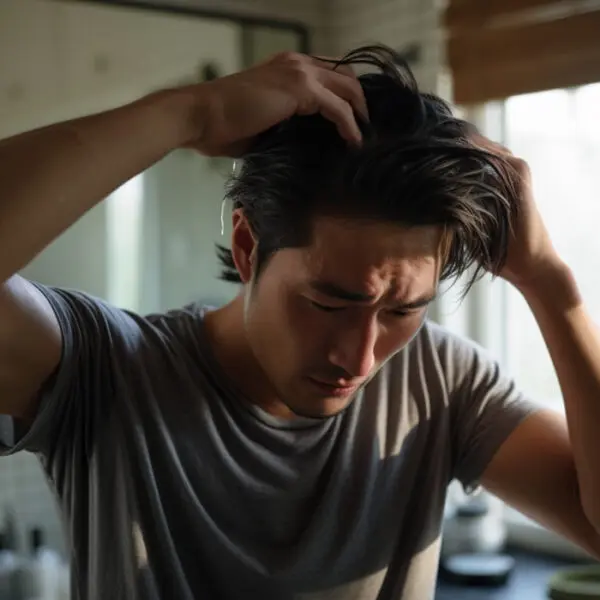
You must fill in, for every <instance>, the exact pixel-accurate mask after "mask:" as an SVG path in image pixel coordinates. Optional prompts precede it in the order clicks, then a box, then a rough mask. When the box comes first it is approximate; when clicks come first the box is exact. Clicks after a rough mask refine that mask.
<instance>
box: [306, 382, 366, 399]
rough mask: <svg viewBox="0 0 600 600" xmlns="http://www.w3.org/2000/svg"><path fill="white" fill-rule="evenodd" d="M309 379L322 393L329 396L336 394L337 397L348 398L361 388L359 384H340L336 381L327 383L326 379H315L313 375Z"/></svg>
mask: <svg viewBox="0 0 600 600" xmlns="http://www.w3.org/2000/svg"><path fill="white" fill-rule="evenodd" d="M308 380H309V381H310V383H311V384H312V385H313V386H314V387H316V388H318V389H319V390H320V391H321V393H323V392H324V393H325V394H326V395H327V396H335V397H336V398H346V397H348V396H352V394H354V393H355V392H356V390H358V388H359V386H358V385H357V384H355V385H339V384H334V383H326V382H324V381H319V380H318V379H314V378H313V377H309V378H308Z"/></svg>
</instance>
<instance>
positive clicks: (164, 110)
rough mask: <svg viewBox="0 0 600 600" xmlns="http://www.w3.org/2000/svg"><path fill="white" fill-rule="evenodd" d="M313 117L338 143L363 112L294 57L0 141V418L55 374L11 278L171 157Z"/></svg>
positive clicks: (336, 81)
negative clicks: (330, 128)
mask: <svg viewBox="0 0 600 600" xmlns="http://www.w3.org/2000/svg"><path fill="white" fill-rule="evenodd" d="M315 112H321V113H322V114H323V115H324V116H325V117H327V118H329V119H330V120H332V121H333V122H335V124H336V125H337V127H338V129H339V130H340V133H341V135H342V136H344V137H345V138H346V139H348V140H349V141H353V142H356V141H358V140H359V139H360V132H359V130H358V126H357V124H356V122H355V120H354V115H353V113H354V112H360V113H362V114H365V115H366V105H365V101H364V98H363V96H362V91H361V88H360V85H359V83H358V81H357V80H356V78H355V77H354V76H353V74H352V73H351V72H349V71H348V70H345V69H344V68H341V69H338V70H334V68H333V66H332V65H331V64H329V63H325V62H323V61H320V60H316V59H312V58H310V57H307V56H302V55H297V54H282V55H278V56H277V57H275V58H273V59H271V60H270V61H268V62H266V63H264V64H262V65H260V66H258V67H255V68H253V69H250V70H248V71H244V72H242V73H238V74H235V75H232V76H229V77H225V78H222V79H218V80H215V81H213V82H210V83H205V84H200V85H196V86H189V87H185V88H180V89H174V90H168V91H164V92H160V93H157V94H153V95H151V96H148V97H145V98H142V99H141V100H139V101H137V102H134V103H132V104H129V105H127V106H123V107H120V108H117V109H114V110H111V111H108V112H104V113H101V114H97V115H93V116H89V117H85V118H82V119H77V120H74V121H69V122H66V123H59V124H56V125H52V126H50V127H46V128H43V129H39V130H36V131H31V132H28V133H24V134H21V135H18V136H15V137H12V138H9V139H6V140H3V141H1V142H0V282H1V283H0V414H8V415H12V416H15V417H20V418H23V419H27V418H28V417H29V416H30V415H31V414H32V412H33V411H34V410H35V408H36V398H38V396H39V394H38V393H37V392H38V390H39V389H40V388H41V387H42V385H43V383H44V382H45V381H46V379H47V378H48V377H49V376H50V375H51V374H52V372H53V371H54V370H55V369H56V367H57V365H58V363H59V361H60V357H61V350H62V341H61V333H60V328H59V326H58V323H57V321H56V318H55V317H54V315H53V312H52V310H51V309H50V307H49V305H48V303H47V301H46V300H45V298H44V297H43V295H42V294H41V293H40V292H39V291H38V290H37V288H36V287H35V286H34V285H32V284H30V283H29V282H27V281H25V280H24V279H22V278H20V277H18V276H17V275H15V274H16V273H17V272H18V271H19V270H20V269H21V268H23V267H24V266H25V265H27V264H28V263H29V262H30V261H31V260H32V259H33V257H35V256H36V255H37V254H38V253H39V252H41V251H42V250H43V249H44V248H45V247H46V246H47V245H48V244H49V243H50V242H51V241H53V240H54V239H55V238H56V237H57V236H58V235H60V234H61V233H62V232H63V231H64V230H65V229H67V228H68V227H69V226H70V225H72V224H73V223H74V222H75V221H76V220H77V219H79V218H80V217H81V216H82V215H83V214H84V213H85V212H87V211H88V210H89V209H90V208H92V207H93V206H94V205H95V204H97V203H98V202H100V201H101V200H102V199H103V198H105V197H106V196H107V195H108V194H110V193H111V192H112V191H113V190H114V189H116V188H117V187H118V186H119V185H121V184H122V183H124V182H125V181H127V180H128V179H130V178H131V177H133V176H135V175H136V174H138V173H140V172H141V171H143V170H144V169H146V168H148V167H150V166H151V165H152V164H153V163H155V162H156V161H158V160H159V159H161V158H162V157H163V156H165V155H166V154H167V153H169V152H170V151H171V150H174V149H176V148H181V147H189V148H194V149H196V150H198V151H199V152H201V153H204V154H207V155H212V156H214V155H221V156H226V155H229V156H237V155H240V154H243V152H244V150H245V148H246V147H247V145H248V143H249V142H250V141H251V140H252V138H253V137H254V136H256V135H257V134H258V133H260V132H262V131H264V130H266V129H268V128H269V127H271V126H273V125H275V124H277V123H279V122H280V121H282V120H284V119H286V118H289V117H290V116H292V115H293V114H295V113H302V114H309V113H315Z"/></svg>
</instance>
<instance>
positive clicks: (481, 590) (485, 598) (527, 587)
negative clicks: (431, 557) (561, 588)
mask: <svg viewBox="0 0 600 600" xmlns="http://www.w3.org/2000/svg"><path fill="white" fill-rule="evenodd" d="M508 554H510V555H511V556H513V557H514V558H515V560H516V565H515V569H514V571H513V572H512V574H511V576H510V579H509V581H508V583H507V584H506V585H505V586H502V587H493V588H491V587H473V586H462V585H456V584H450V583H446V582H444V581H441V580H440V581H439V582H438V586H437V591H436V595H435V600H524V599H526V600H547V598H548V581H549V579H550V578H551V577H552V575H554V573H556V571H558V570H560V569H564V568H569V567H573V566H577V565H581V563H576V562H574V561H566V560H561V559H558V558H552V557H547V556H543V555H536V554H528V553H524V552H518V551H516V552H508Z"/></svg>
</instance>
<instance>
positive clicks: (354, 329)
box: [329, 316, 379, 378]
mask: <svg viewBox="0 0 600 600" xmlns="http://www.w3.org/2000/svg"><path fill="white" fill-rule="evenodd" d="M378 328H379V324H378V322H377V318H376V317H374V316H369V317H367V318H365V319H364V320H363V321H362V322H360V323H347V326H346V327H345V328H344V330H343V331H342V332H341V333H339V334H338V335H336V336H335V345H334V347H333V348H332V349H331V351H330V352H329V361H330V362H331V363H332V364H333V365H335V366H336V367H339V368H340V369H343V370H344V371H345V372H346V373H347V374H348V375H349V376H351V377H357V378H358V377H367V376H368V375H369V373H370V372H371V371H372V369H373V367H374V366H375V343H376V341H377V335H378Z"/></svg>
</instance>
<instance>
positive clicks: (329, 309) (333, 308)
mask: <svg viewBox="0 0 600 600" xmlns="http://www.w3.org/2000/svg"><path fill="white" fill-rule="evenodd" d="M310 303H311V304H312V305H313V306H314V307H315V308H318V309H319V310H322V311H324V312H337V311H340V310H344V307H343V306H327V305H326V304H319V303H318V302H315V301H314V300H310Z"/></svg>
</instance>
